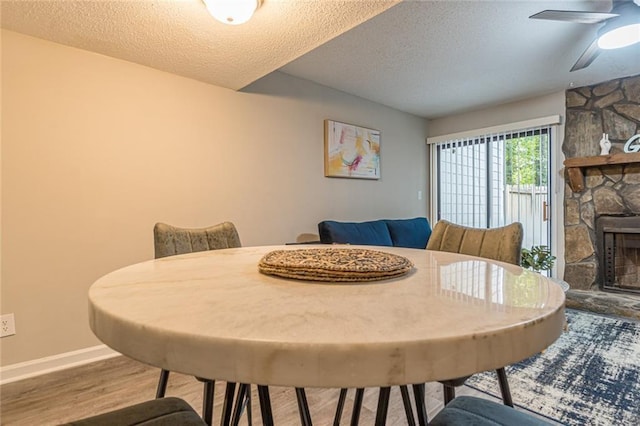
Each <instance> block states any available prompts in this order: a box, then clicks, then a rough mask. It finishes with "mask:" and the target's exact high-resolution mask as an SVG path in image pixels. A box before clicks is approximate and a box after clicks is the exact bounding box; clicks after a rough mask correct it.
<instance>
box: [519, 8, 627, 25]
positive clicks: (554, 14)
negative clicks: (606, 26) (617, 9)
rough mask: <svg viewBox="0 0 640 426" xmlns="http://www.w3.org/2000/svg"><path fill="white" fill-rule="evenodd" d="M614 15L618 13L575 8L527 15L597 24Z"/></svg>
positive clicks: (551, 19)
mask: <svg viewBox="0 0 640 426" xmlns="http://www.w3.org/2000/svg"><path fill="white" fill-rule="evenodd" d="M616 16H620V15H618V14H617V13H606V12H581V11H577V10H543V11H542V12H538V13H536V14H535V15H531V16H529V18H531V19H546V20H550V21H565V22H575V23H578V24H598V23H600V22H604V21H606V20H607V19H611V18H615V17H616Z"/></svg>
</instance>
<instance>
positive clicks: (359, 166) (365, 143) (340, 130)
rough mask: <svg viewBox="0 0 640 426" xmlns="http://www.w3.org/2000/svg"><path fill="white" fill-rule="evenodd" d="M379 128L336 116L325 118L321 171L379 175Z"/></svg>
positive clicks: (362, 176)
mask: <svg viewBox="0 0 640 426" xmlns="http://www.w3.org/2000/svg"><path fill="white" fill-rule="evenodd" d="M380 136H381V132H380V131H379V130H375V129H370V128H367V127H362V126H356V125H354V124H348V123H343V122H340V121H335V120H328V119H327V120H325V121H324V175H325V176H326V177H337V178H353V179H380V142H381V138H380Z"/></svg>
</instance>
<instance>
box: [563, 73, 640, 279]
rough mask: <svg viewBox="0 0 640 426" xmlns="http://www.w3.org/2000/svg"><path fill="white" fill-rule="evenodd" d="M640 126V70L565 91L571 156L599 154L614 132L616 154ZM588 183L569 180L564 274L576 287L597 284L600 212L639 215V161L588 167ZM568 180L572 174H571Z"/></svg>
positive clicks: (567, 142)
mask: <svg viewBox="0 0 640 426" xmlns="http://www.w3.org/2000/svg"><path fill="white" fill-rule="evenodd" d="M639 132H640V75H637V76H632V77H626V78H621V79H616V80H611V81H607V82H605V83H601V84H597V85H594V86H587V87H580V88H576V89H571V90H568V91H567V92H566V124H565V137H564V143H563V145H562V151H563V152H564V155H565V157H566V158H574V157H589V156H594V155H599V154H600V144H599V141H600V139H601V138H602V134H603V133H607V134H608V135H609V140H610V141H611V154H615V153H621V152H624V144H625V142H626V141H627V140H628V139H629V138H630V137H632V136H633V135H635V134H637V133H639ZM585 170H586V173H585V189H584V191H582V192H576V193H574V192H573V191H572V190H571V188H570V187H569V186H568V185H566V186H565V196H564V209H565V210H564V211H565V221H564V225H565V275H564V279H565V281H567V282H568V283H569V284H570V285H571V288H572V289H579V290H594V291H595V290H598V289H599V285H600V283H599V277H598V274H599V271H598V257H597V256H598V255H599V253H597V249H596V235H595V228H596V227H595V221H596V219H597V218H598V217H600V216H601V215H617V216H633V215H640V164H629V165H624V166H603V167H590V168H586V169H585ZM566 181H567V182H568V179H566Z"/></svg>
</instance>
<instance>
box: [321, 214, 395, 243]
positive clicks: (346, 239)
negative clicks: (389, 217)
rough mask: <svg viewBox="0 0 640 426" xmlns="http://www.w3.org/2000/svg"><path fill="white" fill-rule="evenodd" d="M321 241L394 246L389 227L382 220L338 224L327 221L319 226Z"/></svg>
mask: <svg viewBox="0 0 640 426" xmlns="http://www.w3.org/2000/svg"><path fill="white" fill-rule="evenodd" d="M318 231H319V234H320V241H321V242H323V243H329V244H332V243H335V244H360V245H368V246H392V245H393V243H392V241H391V235H390V234H389V229H388V228H387V225H385V223H384V222H383V221H381V220H376V221H372V222H336V221H333V220H325V221H323V222H320V223H319V224H318Z"/></svg>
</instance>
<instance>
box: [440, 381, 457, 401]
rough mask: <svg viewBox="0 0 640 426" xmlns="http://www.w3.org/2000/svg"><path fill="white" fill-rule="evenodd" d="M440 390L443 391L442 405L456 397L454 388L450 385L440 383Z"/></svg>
mask: <svg viewBox="0 0 640 426" xmlns="http://www.w3.org/2000/svg"><path fill="white" fill-rule="evenodd" d="M442 391H443V393H444V405H447V404H448V403H450V402H451V401H453V399H454V398H455V397H456V388H455V387H454V386H451V385H442Z"/></svg>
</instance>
